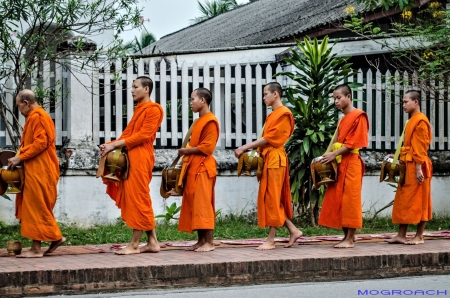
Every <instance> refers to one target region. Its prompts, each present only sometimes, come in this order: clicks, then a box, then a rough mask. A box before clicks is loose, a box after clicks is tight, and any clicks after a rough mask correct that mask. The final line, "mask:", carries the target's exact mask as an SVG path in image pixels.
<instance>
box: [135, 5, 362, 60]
mask: <svg viewBox="0 0 450 298" xmlns="http://www.w3.org/2000/svg"><path fill="white" fill-rule="evenodd" d="M349 6H353V7H355V12H360V11H362V10H363V5H362V4H360V5H357V4H356V0H258V1H253V2H250V3H248V4H246V5H243V6H240V7H238V8H236V9H233V10H231V11H228V12H225V13H223V14H220V15H218V16H216V17H214V18H211V19H208V20H206V21H203V22H201V23H198V24H195V25H192V26H189V27H187V28H184V29H182V30H180V31H177V32H174V33H172V34H169V35H166V36H164V37H163V38H161V39H160V40H158V41H157V42H155V43H153V44H151V45H150V46H148V47H147V48H145V49H143V54H144V55H145V54H147V55H148V54H158V53H159V54H164V53H177V52H185V53H186V52H190V51H192V52H194V51H199V50H209V49H215V48H230V47H241V46H249V45H262V44H269V43H280V41H281V40H287V39H289V38H290V39H291V40H290V41H291V42H292V37H294V36H298V35H301V34H302V33H303V32H307V31H311V30H312V29H314V28H316V27H320V26H323V25H326V24H329V23H330V22H333V21H338V20H342V19H344V18H345V17H346V12H345V8H346V7H349Z"/></svg>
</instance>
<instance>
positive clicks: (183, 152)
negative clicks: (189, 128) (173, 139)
mask: <svg viewBox="0 0 450 298" xmlns="http://www.w3.org/2000/svg"><path fill="white" fill-rule="evenodd" d="M188 154H189V151H188V150H187V148H180V149H178V155H179V156H184V155H188Z"/></svg>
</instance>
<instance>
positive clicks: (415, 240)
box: [403, 236, 425, 245]
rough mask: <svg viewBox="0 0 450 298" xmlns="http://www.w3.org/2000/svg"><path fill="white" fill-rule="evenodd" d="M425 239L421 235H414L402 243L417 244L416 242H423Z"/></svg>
mask: <svg viewBox="0 0 450 298" xmlns="http://www.w3.org/2000/svg"><path fill="white" fill-rule="evenodd" d="M424 243H425V241H424V240H423V237H418V236H416V237H414V238H413V239H411V240H408V241H405V243H403V244H409V245H417V244H424Z"/></svg>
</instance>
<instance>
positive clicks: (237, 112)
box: [234, 64, 242, 147]
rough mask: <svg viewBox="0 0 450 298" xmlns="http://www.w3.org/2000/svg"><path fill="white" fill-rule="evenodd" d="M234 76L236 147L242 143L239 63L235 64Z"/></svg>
mask: <svg viewBox="0 0 450 298" xmlns="http://www.w3.org/2000/svg"><path fill="white" fill-rule="evenodd" d="M234 74H235V77H236V83H235V92H236V93H235V97H234V103H235V104H234V107H235V115H236V129H235V131H236V147H240V146H241V145H242V82H241V65H240V64H237V65H236V67H235V70H234Z"/></svg>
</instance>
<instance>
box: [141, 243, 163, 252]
mask: <svg viewBox="0 0 450 298" xmlns="http://www.w3.org/2000/svg"><path fill="white" fill-rule="evenodd" d="M160 250H161V247H160V246H159V245H158V244H147V245H146V246H143V247H141V248H139V251H140V252H141V253H146V252H153V253H157V252H159V251H160Z"/></svg>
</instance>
